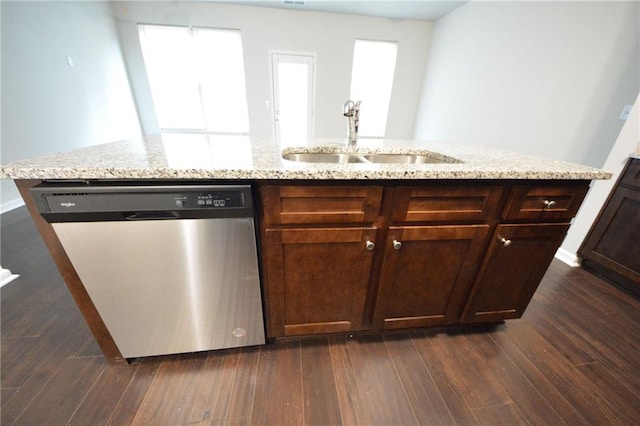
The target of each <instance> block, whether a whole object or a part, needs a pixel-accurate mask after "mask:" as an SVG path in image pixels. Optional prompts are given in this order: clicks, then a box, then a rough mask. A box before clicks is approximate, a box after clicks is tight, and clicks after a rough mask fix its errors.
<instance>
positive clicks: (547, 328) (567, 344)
mask: <svg viewBox="0 0 640 426" xmlns="http://www.w3.org/2000/svg"><path fill="white" fill-rule="evenodd" d="M525 315H526V320H527V321H528V322H529V323H531V324H532V325H533V326H535V328H536V329H537V330H538V332H540V333H541V334H542V335H544V336H545V338H546V339H547V340H548V341H549V343H551V344H552V345H553V346H554V347H555V348H556V349H557V350H558V351H559V352H560V353H562V355H563V356H564V357H565V358H566V359H567V361H568V362H569V363H570V364H572V365H580V364H588V363H591V362H595V361H596V359H595V357H594V355H593V353H592V351H591V350H590V349H589V347H588V343H587V342H585V339H584V334H582V333H576V332H575V331H574V330H573V329H572V328H569V327H567V322H566V321H563V320H560V319H559V318H558V317H556V315H554V313H553V309H552V308H549V307H548V306H546V305H543V304H542V303H540V302H539V301H537V300H533V301H531V303H530V304H529V306H528V307H527V312H526V314H525Z"/></svg>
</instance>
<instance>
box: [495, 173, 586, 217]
mask: <svg viewBox="0 0 640 426" xmlns="http://www.w3.org/2000/svg"><path fill="white" fill-rule="evenodd" d="M588 190H589V184H588V182H585V183H583V184H580V185H571V184H567V185H516V186H514V187H513V188H512V189H511V193H510V194H509V199H508V201H507V204H506V207H505V210H504V214H503V218H504V219H514V220H517V219H527V220H553V221H556V220H558V221H559V220H561V221H568V220H571V218H572V217H573V216H575V215H576V213H577V211H578V208H579V207H580V204H581V203H582V200H583V199H584V197H585V195H586V194H587V191H588Z"/></svg>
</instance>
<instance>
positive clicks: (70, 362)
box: [15, 357, 106, 425]
mask: <svg viewBox="0 0 640 426" xmlns="http://www.w3.org/2000/svg"><path fill="white" fill-rule="evenodd" d="M105 365H106V364H105V361H104V358H102V357H90V358H69V359H67V360H66V361H65V362H64V364H63V365H62V367H61V368H60V370H59V371H58V372H57V373H56V374H55V375H54V376H53V377H52V378H51V381H50V382H48V383H47V384H46V385H45V386H44V388H43V389H42V391H41V392H40V393H38V395H37V396H36V397H35V398H34V399H33V400H32V401H31V403H30V404H29V406H28V407H27V409H26V410H25V411H24V412H23V413H22V415H20V416H19V417H18V418H17V419H16V421H15V423H16V424H18V425H21V424H24V425H58V424H66V423H67V422H68V421H69V419H70V418H71V416H73V414H74V412H75V411H76V409H77V408H78V406H79V405H80V404H81V403H82V401H83V400H84V398H85V396H86V395H87V392H88V391H89V389H91V387H92V386H93V385H94V383H95V381H96V380H97V378H98V376H99V375H100V373H101V372H102V370H103V368H104V367H105ZM60 389H65V392H64V393H63V392H60Z"/></svg>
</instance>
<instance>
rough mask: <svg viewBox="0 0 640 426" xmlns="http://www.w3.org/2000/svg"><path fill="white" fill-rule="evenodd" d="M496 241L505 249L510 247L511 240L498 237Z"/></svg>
mask: <svg viewBox="0 0 640 426" xmlns="http://www.w3.org/2000/svg"><path fill="white" fill-rule="evenodd" d="M498 239H499V240H500V242H501V243H502V245H503V246H505V247H509V246H510V245H511V240H507V239H506V238H504V237H500V236H498Z"/></svg>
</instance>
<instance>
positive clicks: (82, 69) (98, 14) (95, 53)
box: [0, 1, 140, 211]
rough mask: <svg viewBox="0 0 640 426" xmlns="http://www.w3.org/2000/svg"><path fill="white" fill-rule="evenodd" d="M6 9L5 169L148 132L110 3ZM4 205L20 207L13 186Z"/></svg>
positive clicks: (5, 190)
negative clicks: (69, 61)
mask: <svg viewBox="0 0 640 426" xmlns="http://www.w3.org/2000/svg"><path fill="white" fill-rule="evenodd" d="M0 7H1V9H0V10H1V14H2V18H1V19H2V30H1V31H2V69H1V74H2V77H1V78H2V140H1V142H2V146H1V158H0V161H1V162H2V163H3V164H6V163H9V162H11V161H16V160H20V159H25V158H29V157H34V156H38V155H44V154H48V153H52V152H61V151H68V150H70V149H74V148H78V147H82V146H87V145H93V144H97V143H102V142H107V141H111V140H118V139H124V138H129V137H133V136H137V135H139V134H140V126H139V122H138V117H137V113H136V110H135V104H134V103H133V98H132V95H131V90H130V87H129V81H128V78H127V73H126V68H125V66H124V62H123V59H122V52H121V50H120V42H119V38H118V32H117V29H116V26H115V22H114V21H113V17H112V9H111V6H110V5H109V4H108V3H107V2H5V1H3V2H1V3H0ZM66 56H70V57H71V58H72V60H73V63H74V66H73V67H71V66H69V65H68V64H67V60H66ZM0 200H1V204H0V207H2V210H3V211H4V210H7V209H9V208H11V207H13V206H15V205H16V204H17V203H19V202H20V200H19V194H18V192H17V190H16V188H15V186H14V185H13V183H12V182H11V181H9V180H2V188H1V197H0Z"/></svg>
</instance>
